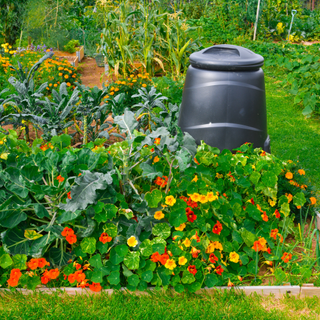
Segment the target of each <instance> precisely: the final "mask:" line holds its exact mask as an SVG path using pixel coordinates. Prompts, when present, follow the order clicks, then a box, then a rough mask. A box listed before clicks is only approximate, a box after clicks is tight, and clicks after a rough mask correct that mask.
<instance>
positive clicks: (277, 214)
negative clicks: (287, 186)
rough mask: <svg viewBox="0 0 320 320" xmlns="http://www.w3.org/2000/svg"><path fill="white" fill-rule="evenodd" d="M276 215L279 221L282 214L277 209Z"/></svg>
mask: <svg viewBox="0 0 320 320" xmlns="http://www.w3.org/2000/svg"><path fill="white" fill-rule="evenodd" d="M274 215H275V216H276V218H277V219H280V217H281V216H280V212H279V210H278V209H276V211H275V212H274Z"/></svg>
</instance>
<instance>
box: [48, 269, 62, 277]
mask: <svg viewBox="0 0 320 320" xmlns="http://www.w3.org/2000/svg"><path fill="white" fill-rule="evenodd" d="M59 274H60V272H59V270H58V268H56V269H51V270H50V271H49V272H48V274H47V277H49V278H50V279H52V280H54V279H57V278H58V276H59Z"/></svg>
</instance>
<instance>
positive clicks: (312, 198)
mask: <svg viewBox="0 0 320 320" xmlns="http://www.w3.org/2000/svg"><path fill="white" fill-rule="evenodd" d="M310 201H311V204H312V205H315V204H316V203H317V199H316V198H315V197H311V198H310Z"/></svg>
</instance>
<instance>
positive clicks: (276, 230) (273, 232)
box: [270, 229, 279, 240]
mask: <svg viewBox="0 0 320 320" xmlns="http://www.w3.org/2000/svg"><path fill="white" fill-rule="evenodd" d="M278 232H279V230H278V229H272V230H271V232H270V237H271V238H273V239H274V240H277V234H278Z"/></svg>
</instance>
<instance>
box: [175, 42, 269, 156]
mask: <svg viewBox="0 0 320 320" xmlns="http://www.w3.org/2000/svg"><path fill="white" fill-rule="evenodd" d="M263 61H264V59H263V57H262V56H260V55H258V54H255V53H254V52H252V51H250V50H248V49H246V48H242V47H238V46H233V45H216V46H213V47H210V48H207V49H204V50H201V51H199V52H195V53H193V54H191V56H190V63H191V66H190V67H189V68H188V71H187V76H186V81H185V85H184V90H183V96H182V105H181V110H180V115H179V126H180V127H181V129H182V131H184V132H185V131H186V132H189V133H190V134H191V135H192V136H193V137H194V138H195V139H196V142H197V143H198V144H200V141H201V140H204V142H206V143H207V144H209V145H211V146H213V147H217V148H219V149H220V150H222V149H229V150H232V149H234V148H238V147H239V146H240V145H242V144H243V143H245V142H252V143H253V145H254V147H256V148H257V147H262V148H263V149H264V150H265V151H268V152H270V139H269V137H268V134H267V114H266V97H265V86H264V74H263V71H262V69H261V68H260V67H261V66H262V65H263Z"/></svg>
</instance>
